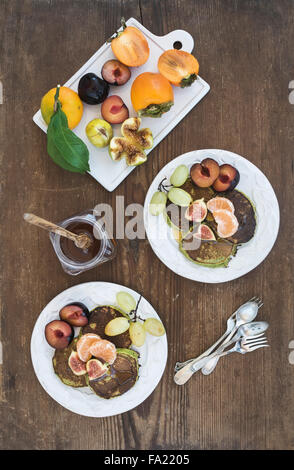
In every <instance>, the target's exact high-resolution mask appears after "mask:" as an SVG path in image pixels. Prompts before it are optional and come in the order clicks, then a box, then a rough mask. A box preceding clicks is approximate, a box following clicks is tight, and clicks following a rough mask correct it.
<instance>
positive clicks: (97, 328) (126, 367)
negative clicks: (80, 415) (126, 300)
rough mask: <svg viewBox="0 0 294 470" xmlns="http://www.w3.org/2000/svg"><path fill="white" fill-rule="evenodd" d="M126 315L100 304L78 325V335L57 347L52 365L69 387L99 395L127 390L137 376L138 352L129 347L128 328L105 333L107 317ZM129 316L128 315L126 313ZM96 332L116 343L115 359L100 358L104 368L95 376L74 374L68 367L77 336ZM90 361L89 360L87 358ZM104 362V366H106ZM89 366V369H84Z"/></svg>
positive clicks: (117, 394)
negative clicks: (116, 333)
mask: <svg viewBox="0 0 294 470" xmlns="http://www.w3.org/2000/svg"><path fill="white" fill-rule="evenodd" d="M122 316H123V317H127V315H125V314H123V313H122V312H121V311H119V310H118V309H117V308H116V307H112V306H99V307H96V308H94V309H93V310H92V311H91V312H90V317H89V323H88V325H86V326H84V327H82V328H81V330H80V333H79V336H78V337H76V338H74V339H73V341H72V342H71V343H70V344H69V346H68V347H67V348H65V349H56V350H55V354H54V357H53V360H52V362H53V368H54V371H55V373H56V374H57V376H58V377H59V378H60V380H61V381H62V382H63V383H64V384H65V385H69V386H71V387H87V386H89V387H90V388H91V390H92V391H93V392H94V393H95V394H96V395H98V396H99V397H101V398H105V399H110V398H114V397H118V396H120V395H122V394H124V393H126V392H127V391H128V390H130V389H131V388H132V387H133V386H134V385H135V383H136V381H137V380H138V377H139V364H138V357H139V356H138V353H136V352H135V351H133V350H132V349H129V347H130V346H131V344H132V341H131V338H130V335H129V332H128V331H126V332H125V333H122V334H119V335H117V336H111V337H109V336H107V335H105V333H104V330H105V327H106V325H107V323H109V321H111V320H112V319H114V318H118V317H122ZM127 318H128V317H127ZM89 333H90V334H93V335H98V336H99V337H100V338H101V339H102V340H107V341H109V340H110V341H111V342H112V343H113V344H114V345H115V346H116V348H117V349H116V359H115V361H114V362H113V364H109V363H107V362H105V361H104V360H103V358H102V359H101V358H99V361H98V362H100V363H101V365H102V366H103V367H104V369H105V371H104V372H103V375H101V376H100V377H98V378H95V379H91V378H90V373H88V372H85V373H84V374H83V375H76V374H75V373H74V372H73V371H72V369H71V368H70V367H69V358H70V356H71V354H72V352H73V351H76V350H77V347H76V346H77V342H78V340H79V339H80V338H81V337H82V336H84V335H86V334H89ZM90 362H91V361H90ZM105 366H106V367H105ZM87 370H88V369H87Z"/></svg>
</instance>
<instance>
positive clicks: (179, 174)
mask: <svg viewBox="0 0 294 470" xmlns="http://www.w3.org/2000/svg"><path fill="white" fill-rule="evenodd" d="M188 176H189V170H188V167H186V165H180V166H178V167H177V168H176V169H175V170H174V172H173V174H172V175H171V177H170V182H171V184H172V185H173V186H182V184H184V183H185V181H186V180H187V178H188Z"/></svg>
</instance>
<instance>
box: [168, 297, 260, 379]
mask: <svg viewBox="0 0 294 470" xmlns="http://www.w3.org/2000/svg"><path fill="white" fill-rule="evenodd" d="M249 302H255V303H256V304H257V307H258V309H260V307H262V306H263V302H262V300H261V299H260V298H259V297H257V296H256V295H255V296H253V297H252V298H251V299H250V300H247V302H245V303H244V304H242V305H240V307H238V308H237V310H235V312H234V313H232V315H231V316H230V317H229V318H228V320H227V330H226V331H225V333H224V334H223V335H222V336H221V337H220V338H219V339H218V340H217V341H216V342H215V343H214V344H213V345H212V346H210V348H208V349H207V350H206V351H204V352H203V353H202V354H200V356H197V357H195V358H192V359H188V360H187V361H185V362H176V364H175V369H174V370H175V372H178V371H179V370H180V369H182V367H185V366H186V365H187V364H190V362H194V361H199V360H200V359H202V358H203V357H206V356H208V355H209V354H210V353H212V351H213V350H214V349H216V347H217V346H218V345H219V344H220V343H221V342H222V341H223V342H224V343H225V342H227V341H229V339H230V338H231V337H232V336H231V331H232V330H233V329H234V327H235V319H236V315H237V313H238V311H239V310H240V308H241V307H244V306H245V305H246V304H248V303H249ZM230 322H231V323H232V322H234V323H232V328H229V323H230Z"/></svg>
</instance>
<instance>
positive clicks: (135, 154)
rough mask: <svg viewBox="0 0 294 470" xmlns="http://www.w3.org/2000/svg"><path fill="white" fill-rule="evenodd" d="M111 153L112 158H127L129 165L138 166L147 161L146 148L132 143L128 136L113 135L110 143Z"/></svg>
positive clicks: (116, 159)
mask: <svg viewBox="0 0 294 470" xmlns="http://www.w3.org/2000/svg"><path fill="white" fill-rule="evenodd" d="M109 155H110V156H111V158H112V160H114V161H118V160H121V159H122V158H125V159H126V162H127V164H128V165H129V166H137V165H141V164H142V163H144V162H146V160H147V155H146V154H145V152H144V150H142V149H140V148H139V147H137V146H136V145H134V144H132V143H131V142H130V141H129V139H127V138H126V137H113V138H112V139H111V141H110V144H109Z"/></svg>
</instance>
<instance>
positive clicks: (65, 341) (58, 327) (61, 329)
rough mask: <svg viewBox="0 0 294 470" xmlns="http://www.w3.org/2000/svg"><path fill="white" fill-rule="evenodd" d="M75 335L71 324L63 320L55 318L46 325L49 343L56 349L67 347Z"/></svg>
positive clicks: (46, 336) (46, 335)
mask: <svg viewBox="0 0 294 470" xmlns="http://www.w3.org/2000/svg"><path fill="white" fill-rule="evenodd" d="M73 337H74V330H73V328H72V326H71V325H69V324H68V323H66V322H65V321H62V320H53V321H51V322H50V323H48V324H47V325H46V327H45V338H46V340H47V343H48V344H50V346H52V348H55V349H65V348H67V346H68V345H69V343H71V341H72V340H73Z"/></svg>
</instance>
